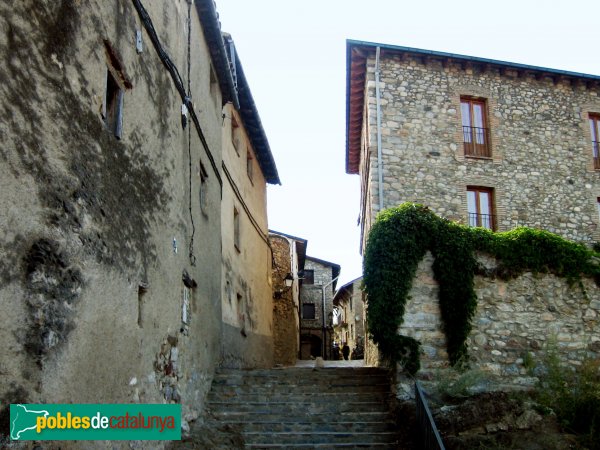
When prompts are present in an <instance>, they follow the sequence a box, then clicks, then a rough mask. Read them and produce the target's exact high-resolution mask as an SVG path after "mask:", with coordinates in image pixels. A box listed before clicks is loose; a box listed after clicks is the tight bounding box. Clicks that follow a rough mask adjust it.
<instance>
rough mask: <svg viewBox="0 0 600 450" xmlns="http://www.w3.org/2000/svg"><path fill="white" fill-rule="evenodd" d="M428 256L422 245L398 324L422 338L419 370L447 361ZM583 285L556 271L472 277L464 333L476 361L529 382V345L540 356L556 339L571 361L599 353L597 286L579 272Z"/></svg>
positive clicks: (599, 294) (488, 263) (599, 299)
mask: <svg viewBox="0 0 600 450" xmlns="http://www.w3.org/2000/svg"><path fill="white" fill-rule="evenodd" d="M480 261H481V262H483V263H485V264H486V266H488V267H493V266H494V265H495V261H494V260H493V259H491V258H488V257H485V256H484V255H480ZM432 263H433V257H432V256H431V254H430V253H427V256H426V257H425V258H424V259H423V260H422V261H421V263H420V264H419V266H418V269H417V274H416V277H415V279H414V281H413V287H412V289H411V291H410V293H409V301H408V303H407V307H406V312H405V315H404V323H403V324H402V326H401V327H400V329H399V333H400V334H404V335H408V336H412V337H414V338H416V339H418V340H420V341H421V344H422V349H423V354H422V355H421V356H422V357H421V367H422V369H423V370H431V369H433V368H436V367H444V366H447V364H448V359H447V353H446V349H445V336H444V334H443V332H442V331H441V316H440V310H439V303H438V300H437V295H438V286H437V283H436V281H435V280H434V279H433V271H432V268H431V264H432ZM583 286H584V288H585V294H584V293H583V291H582V290H581V288H580V286H578V285H577V284H575V285H573V286H569V285H568V283H567V282H566V280H564V279H561V278H557V277H555V276H554V275H534V274H531V273H525V274H523V275H521V276H520V277H518V278H516V279H514V280H510V281H503V280H498V279H490V278H484V277H480V276H477V277H475V291H476V293H477V298H478V306H477V311H476V313H475V317H474V318H473V330H472V331H471V334H470V336H469V338H468V340H467V343H468V346H469V358H470V360H471V361H472V363H473V365H474V366H475V367H478V368H481V369H483V370H486V371H488V372H490V373H492V374H494V375H501V376H503V377H509V378H512V379H513V381H514V382H516V383H528V382H530V381H531V379H530V378H528V377H529V375H531V374H530V373H529V372H528V370H527V369H528V368H527V367H525V366H524V364H523V358H524V356H525V354H526V353H528V352H529V354H530V356H531V357H532V358H533V360H534V361H536V363H540V362H541V361H542V355H543V352H544V350H545V348H546V347H547V344H548V343H549V342H555V344H552V345H556V346H557V349H558V351H559V353H560V355H561V357H562V358H564V360H565V361H566V362H568V363H569V364H570V365H572V366H576V365H579V364H581V361H582V359H583V358H585V357H592V358H598V357H599V356H600V333H599V331H598V330H599V327H600V291H599V290H598V288H597V286H596V285H595V283H594V282H593V280H588V279H585V280H583ZM534 374H536V372H535V371H534Z"/></svg>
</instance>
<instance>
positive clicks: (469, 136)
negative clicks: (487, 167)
mask: <svg viewBox="0 0 600 450" xmlns="http://www.w3.org/2000/svg"><path fill="white" fill-rule="evenodd" d="M486 110H487V107H486V102H485V100H483V99H475V98H469V97H461V98H460V113H461V118H462V129H463V143H464V149H465V156H475V157H482V158H490V157H491V156H492V152H491V151H490V130H489V128H488V127H487V115H486Z"/></svg>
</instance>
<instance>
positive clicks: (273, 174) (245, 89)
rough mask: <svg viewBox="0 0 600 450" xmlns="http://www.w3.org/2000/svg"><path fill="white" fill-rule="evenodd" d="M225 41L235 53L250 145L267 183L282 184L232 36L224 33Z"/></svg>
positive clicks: (242, 114) (243, 113)
mask: <svg viewBox="0 0 600 450" xmlns="http://www.w3.org/2000/svg"><path fill="white" fill-rule="evenodd" d="M224 39H225V40H227V41H228V43H230V44H232V45H229V52H235V54H234V55H229V60H232V59H233V61H234V63H235V74H236V80H237V92H238V97H239V103H240V104H239V106H238V107H237V109H238V111H239V113H240V116H241V119H242V122H243V123H244V128H245V129H246V131H247V132H248V137H249V139H250V143H251V144H252V148H253V149H254V151H255V153H256V158H257V160H258V164H259V166H260V168H261V170H262V172H263V175H264V176H265V179H266V180H267V183H269V184H281V181H280V179H279V174H278V172H277V166H276V164H275V159H274V158H273V153H272V152H271V147H270V145H269V141H268V139H267V136H266V134H265V130H264V128H263V126H262V122H261V120H260V116H259V114H258V109H257V108H256V104H255V103H254V98H253V97H252V92H251V91H250V86H249V85H248V80H247V79H246V75H245V74H244V69H243V67H242V63H241V61H240V57H239V54H238V53H237V50H236V48H235V44H233V39H232V38H231V36H230V35H229V34H227V33H224ZM232 56H233V57H232Z"/></svg>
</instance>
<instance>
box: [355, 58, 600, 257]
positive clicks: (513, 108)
mask: <svg viewBox="0 0 600 450" xmlns="http://www.w3.org/2000/svg"><path fill="white" fill-rule="evenodd" d="M371 51H372V52H373V53H372V54H371V56H369V57H368V58H367V72H366V77H367V81H366V89H365V95H366V97H365V104H366V107H365V115H364V121H363V124H364V125H363V140H362V142H363V144H362V149H361V165H360V175H361V180H362V182H361V184H362V190H363V199H362V202H363V214H362V224H363V236H364V238H366V236H367V234H368V230H369V228H370V226H371V222H372V220H373V218H374V216H375V215H376V213H377V211H378V209H379V208H378V203H379V198H378V181H377V179H378V176H377V121H376V101H375V95H376V94H375V73H374V72H375V58H374V48H373V49H371ZM380 89H381V114H382V120H381V123H382V129H381V134H382V154H383V158H382V162H383V191H384V208H388V207H392V206H397V205H398V204H401V203H403V202H406V201H411V202H417V203H423V204H425V205H427V206H429V207H430V208H431V209H432V210H433V211H434V212H435V213H436V214H438V215H440V216H443V217H447V218H449V219H452V220H459V221H462V222H463V223H465V222H466V219H467V199H466V189H467V186H482V187H489V188H492V189H493V190H494V197H495V214H496V215H497V216H498V217H497V225H498V226H497V228H498V230H500V231H502V230H508V229H511V228H514V227H515V226H518V225H523V226H530V227H538V228H544V229H546V230H548V231H551V232H554V233H557V234H559V235H561V236H563V237H565V238H567V239H570V240H574V241H579V242H586V243H591V242H594V241H596V240H599V239H600V228H599V227H600V217H599V215H598V210H597V199H598V197H600V178H598V173H596V171H594V169H593V152H592V143H591V137H590V131H589V123H588V118H589V113H590V112H595V113H598V112H600V97H599V88H598V85H597V84H588V83H586V82H585V81H578V80H574V79H572V78H571V79H567V78H559V77H555V78H551V77H547V76H541V75H540V74H536V73H534V72H526V73H521V72H517V71H514V70H509V69H506V70H501V68H499V67H494V66H487V67H479V66H477V67H475V66H472V65H468V64H461V63H459V62H458V61H452V60H447V61H445V62H443V63H442V61H436V60H429V59H425V58H418V57H414V56H411V55H407V54H401V53H399V52H394V51H391V50H390V51H388V50H384V51H383V52H382V57H381V81H380ZM461 96H470V97H475V98H482V99H484V100H485V103H486V107H487V117H488V127H489V128H490V137H491V141H490V142H491V144H490V145H491V151H492V157H490V158H473V157H465V155H464V149H463V136H462V125H461V109H460V97H461ZM364 244H365V242H364V241H363V245H364Z"/></svg>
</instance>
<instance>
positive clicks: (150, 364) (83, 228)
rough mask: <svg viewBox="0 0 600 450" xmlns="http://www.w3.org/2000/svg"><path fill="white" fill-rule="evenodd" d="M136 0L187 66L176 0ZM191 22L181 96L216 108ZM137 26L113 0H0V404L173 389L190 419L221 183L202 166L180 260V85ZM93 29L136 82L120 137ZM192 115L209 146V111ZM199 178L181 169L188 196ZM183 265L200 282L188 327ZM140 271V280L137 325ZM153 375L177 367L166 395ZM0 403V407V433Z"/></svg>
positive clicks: (201, 366)
mask: <svg viewBox="0 0 600 450" xmlns="http://www.w3.org/2000/svg"><path fill="white" fill-rule="evenodd" d="M145 3H147V4H146V8H147V9H148V12H149V13H150V15H151V17H152V18H153V21H154V24H155V27H156V29H157V32H158V34H159V36H160V37H161V39H162V40H163V42H164V43H165V44H166V47H167V50H168V52H169V53H170V55H171V56H172V58H173V60H174V62H175V64H176V65H177V66H178V67H179V69H180V71H181V72H182V73H185V70H184V69H185V67H186V66H185V64H186V61H185V59H184V57H185V55H186V50H187V49H186V45H187V36H186V33H187V29H186V27H185V23H186V17H187V4H186V3H185V2H183V1H175V2H172V3H171V2H169V3H164V4H160V3H158V2H151V1H148V2H145ZM192 11H193V13H194V14H195V12H194V10H192ZM192 23H193V35H192V36H193V38H192V42H195V43H196V44H195V46H194V48H193V58H192V60H193V61H198V64H197V65H194V66H193V67H192V76H193V79H194V81H195V83H194V84H195V86H193V92H194V93H196V97H195V98H194V101H195V102H196V104H197V106H198V107H199V108H200V109H203V110H209V108H211V107H212V108H213V109H214V102H212V101H209V100H210V99H208V97H207V94H206V93H207V92H208V89H209V87H208V70H207V69H206V68H207V67H209V64H208V62H207V58H208V54H207V49H206V45H205V44H204V42H203V35H202V34H201V30H200V29H199V23H198V19H197V17H196V16H194V19H193V20H192ZM136 29H140V24H139V19H138V16H137V13H136V12H135V10H134V8H133V6H132V4H131V2H129V1H125V0H118V1H117V0H113V1H109V2H99V1H92V2H79V1H77V0H61V1H36V2H33V1H22V2H17V3H15V4H7V3H3V4H1V5H0V55H1V57H2V60H3V61H5V64H3V65H2V66H1V67H0V80H1V83H0V91H1V92H0V114H1V115H2V121H0V136H1V139H2V145H1V146H0V174H1V177H0V187H1V190H2V194H3V195H2V197H1V198H0V205H1V207H0V211H1V213H0V230H1V231H0V252H1V253H2V254H3V255H4V258H3V262H2V266H1V268H0V298H1V299H2V306H1V307H0V310H1V314H0V316H1V317H2V319H1V321H2V327H0V338H1V339H2V341H3V342H4V343H5V345H4V347H3V348H4V350H3V351H2V352H0V368H1V369H0V381H1V382H0V403H1V404H2V405H5V404H7V403H10V402H17V401H21V402H24V401H29V402H65V403H68V402H130V401H142V402H161V401H165V400H169V399H172V400H177V401H181V402H182V403H183V406H184V416H185V418H186V419H188V420H189V419H192V418H194V417H195V416H196V415H197V414H198V413H199V411H200V410H201V409H202V402H203V397H204V394H205V392H206V390H207V389H208V387H209V383H210V380H211V377H212V372H213V368H214V365H215V363H216V359H217V357H218V339H219V334H220V326H219V320H220V315H221V314H220V297H219V291H220V289H219V288H220V270H219V264H218V261H220V243H219V242H220V241H219V239H214V238H213V239H206V238H204V239H202V238H200V236H211V235H212V236H219V235H220V213H219V210H218V208H219V206H218V205H219V198H220V189H219V187H218V183H217V180H216V177H215V176H214V174H212V177H209V178H210V183H209V205H210V207H211V208H213V209H214V210H215V213H214V214H212V216H211V217H210V218H208V219H205V218H202V217H200V215H199V214H198V213H197V212H198V205H194V210H195V211H194V214H195V220H194V222H195V226H196V241H195V254H196V256H197V258H198V261H197V265H196V266H195V267H192V266H191V265H190V263H189V260H188V258H187V247H188V244H189V238H190V236H191V224H190V220H189V215H188V214H187V208H188V200H189V197H188V185H187V180H188V171H189V169H188V159H187V151H188V146H187V131H185V132H184V131H182V130H181V125H180V116H179V109H180V99H179V97H178V94H177V93H176V91H175V89H174V87H173V85H172V82H171V80H170V78H169V77H168V75H167V73H166V71H165V69H164V67H163V65H162V63H161V62H160V61H159V59H158V58H157V57H156V53H155V51H154V49H153V48H152V46H151V44H150V41H149V39H148V38H147V35H146V34H144V52H143V53H142V54H140V55H137V54H136V53H135V43H134V36H135V30H136ZM105 39H107V40H109V41H110V43H111V46H112V47H113V48H114V49H115V51H116V53H117V56H118V57H119V59H120V61H121V62H122V64H123V66H124V71H125V73H126V75H127V77H128V78H129V81H130V82H131V84H132V86H133V87H132V89H129V90H127V91H126V94H125V100H124V117H125V119H124V135H123V138H122V139H121V140H120V141H119V140H116V139H115V138H114V137H113V136H112V135H111V134H110V133H109V132H108V131H107V130H106V129H105V127H104V124H103V121H102V118H101V116H100V110H101V104H102V99H103V96H104V83H105V78H106V54H105V47H104V42H103V41H104V40H105ZM211 103H213V106H211ZM201 120H202V122H203V126H204V129H205V131H207V139H208V142H209V145H210V146H211V149H212V151H213V153H214V154H215V156H216V157H217V158H219V157H220V121H219V118H218V116H217V114H216V113H215V114H214V117H210V116H207V117H202V119H201ZM211 130H213V131H211ZM192 152H193V153H192V155H193V161H194V163H193V164H192V170H194V169H195V168H197V167H198V164H197V163H195V161H199V159H200V158H201V157H202V156H203V153H202V147H201V145H200V143H199V142H198V139H197V138H195V137H194V135H192ZM198 183H199V180H198V179H197V177H193V180H192V192H193V195H194V197H193V198H196V195H195V194H194V193H195V192H197V189H198ZM174 237H175V238H176V239H177V241H178V253H174V252H173V248H172V240H173V238H174ZM183 270H187V271H189V273H190V275H191V277H192V278H193V279H194V280H196V281H197V284H198V287H197V288H195V289H193V292H192V294H191V298H190V302H191V305H190V308H191V317H192V318H191V321H190V324H189V326H188V329H187V330H186V331H185V333H182V332H181V329H182V323H181V308H182V290H183V283H182V272H183ZM140 283H146V284H148V285H149V287H148V290H147V292H146V293H145V294H144V295H143V300H142V314H141V317H142V321H141V324H138V317H139V316H140V314H139V311H138V308H139V295H138V291H139V289H138V286H139V284H140ZM186 333H187V335H186ZM165 343H166V344H165ZM174 344H175V345H174ZM174 347H178V349H179V352H178V353H179V354H178V355H177V356H175V354H176V353H177V352H172V351H171V350H172V348H174ZM174 357H175V361H174V360H173V358H174ZM161 358H162V362H161ZM165 360H166V363H165ZM173 363H175V366H176V367H177V369H176V373H174V372H173ZM169 365H170V368H167V369H165V367H167V366H169ZM166 377H170V378H171V379H172V378H175V380H174V382H173V383H174V385H175V386H176V388H177V389H178V394H177V397H178V398H174V397H173V395H172V394H173V390H172V389H171V391H170V394H169V390H168V389H166V387H167V385H168V383H166V381H167V379H166ZM134 378H135V380H134ZM171 381H173V380H171ZM169 395H170V398H167V397H169ZM6 414H7V410H6V409H3V410H2V411H0V416H1V417H0V418H1V419H2V424H1V426H2V429H0V432H4V431H5V425H6V422H5V421H6V420H7V415H6Z"/></svg>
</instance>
